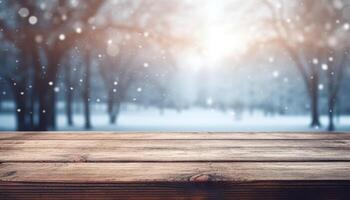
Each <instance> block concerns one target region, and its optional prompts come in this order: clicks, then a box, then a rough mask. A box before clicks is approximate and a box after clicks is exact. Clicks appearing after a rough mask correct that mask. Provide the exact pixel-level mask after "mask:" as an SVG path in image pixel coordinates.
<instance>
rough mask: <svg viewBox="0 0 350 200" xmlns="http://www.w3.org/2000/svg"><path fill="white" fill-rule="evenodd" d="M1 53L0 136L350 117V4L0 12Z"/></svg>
mask: <svg viewBox="0 0 350 200" xmlns="http://www.w3.org/2000/svg"><path fill="white" fill-rule="evenodd" d="M0 41H1V43H0V46H1V47H0V130H1V129H3V130H7V129H16V130H19V131H29V130H40V131H46V130H60V126H61V124H62V123H61V122H62V121H64V126H67V127H68V128H66V129H72V130H73V129H74V130H76V129H93V128H96V129H99V128H98V127H99V126H102V125H101V122H100V121H105V122H104V123H102V124H111V125H113V126H109V127H110V128H105V129H112V130H118V126H119V123H120V117H122V116H123V115H128V113H129V114H130V113H134V115H135V116H138V118H135V117H134V118H130V119H129V121H130V122H129V124H130V126H132V124H133V123H136V121H133V119H134V120H135V119H137V120H140V121H143V120H145V121H147V120H148V119H150V118H152V117H153V116H154V113H153V112H146V111H147V110H153V111H156V112H157V113H158V114H159V116H161V117H163V118H166V117H167V113H169V112H171V113H173V112H174V113H177V114H173V115H174V116H175V117H174V116H172V118H171V119H170V123H173V122H174V121H181V120H182V121H185V122H186V123H187V124H191V119H193V120H194V121H192V123H193V126H198V127H200V126H201V125H203V124H195V123H196V122H195V118H200V117H203V112H204V113H206V114H207V115H208V121H210V120H214V119H215V118H216V116H217V115H218V114H217V113H226V116H227V118H228V119H229V120H230V121H229V122H228V123H231V121H232V124H233V126H234V124H235V123H236V121H238V120H243V118H244V120H248V121H250V123H247V126H249V127H254V123H255V122H257V121H259V119H260V118H261V117H262V118H269V117H270V118H271V117H274V118H273V123H272V124H271V125H272V126H273V125H274V124H280V123H284V122H283V120H281V121H279V119H283V118H284V117H286V116H294V118H293V117H291V118H288V120H287V121H293V120H297V118H295V116H303V117H304V118H302V119H303V120H302V121H303V123H305V129H310V127H311V128H316V129H317V130H320V129H321V130H325V129H327V130H330V131H333V130H335V129H336V128H337V126H336V125H337V124H339V123H338V121H339V120H340V119H341V118H344V119H348V118H349V116H350V85H349V84H348V83H349V81H350V67H349V64H350V63H349V48H350V1H348V0H292V1H290V0H247V1H244V2H242V1H238V0H227V1H225V0H222V1H215V2H214V1H210V0H202V1H201V0H132V1H131V0H56V1H49V0H25V1H23V0H0ZM145 110H146V111H145ZM183 112H192V113H195V112H197V114H193V115H191V117H190V118H189V119H184V118H182V117H181V116H182V115H181V113H183ZM149 113H153V114H149ZM211 113H213V114H211ZM257 113H258V114H257ZM259 114H260V115H259ZM102 115H103V116H107V118H103V120H97V119H99V118H100V119H102V118H101V117H99V116H102ZM257 115H259V116H260V118H259V117H256V116H257ZM77 116H79V118H76V117H77ZM321 118H325V119H327V120H321ZM11 119H14V121H15V124H14V125H13V127H11V126H10V125H8V124H11V122H9V121H11ZM218 119H219V118H218ZM286 119H287V118H286ZM155 121H157V120H155ZM214 121H215V120H214ZM346 121H347V122H349V123H348V124H345V125H342V126H343V127H342V129H341V130H347V129H348V130H350V120H346ZM78 122H82V123H83V127H79V128H73V127H76V126H77V125H76V124H77V123H78ZM155 123H157V122H155ZM174 123H175V122H174ZM175 124H176V123H175ZM179 124H180V125H178V126H181V123H179ZM289 124H290V125H289V126H290V127H289V128H288V130H293V123H289ZM218 126H219V125H218ZM266 126H269V125H268V124H266ZM339 126H340V125H339ZM322 128H323V129H322ZM139 129H140V130H143V129H142V127H139ZM164 129H166V128H164ZM253 129H254V128H253ZM223 130H227V131H230V130H231V129H230V128H227V129H225V128H223ZM267 130H268V129H267Z"/></svg>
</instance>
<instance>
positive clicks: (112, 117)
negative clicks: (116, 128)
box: [110, 102, 121, 124]
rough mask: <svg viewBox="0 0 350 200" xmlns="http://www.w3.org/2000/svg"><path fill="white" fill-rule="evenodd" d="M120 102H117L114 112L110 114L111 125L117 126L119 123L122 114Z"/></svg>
mask: <svg viewBox="0 0 350 200" xmlns="http://www.w3.org/2000/svg"><path fill="white" fill-rule="evenodd" d="M120 104H121V103H120V102H116V104H115V105H114V107H113V112H112V113H111V114H110V123H111V124H117V122H118V116H119V112H120Z"/></svg>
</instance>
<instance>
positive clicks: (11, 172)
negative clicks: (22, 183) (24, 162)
mask: <svg viewBox="0 0 350 200" xmlns="http://www.w3.org/2000/svg"><path fill="white" fill-rule="evenodd" d="M16 173H17V171H9V172H5V173H4V174H1V175H0V177H2V178H5V177H9V176H13V175H15V174H16Z"/></svg>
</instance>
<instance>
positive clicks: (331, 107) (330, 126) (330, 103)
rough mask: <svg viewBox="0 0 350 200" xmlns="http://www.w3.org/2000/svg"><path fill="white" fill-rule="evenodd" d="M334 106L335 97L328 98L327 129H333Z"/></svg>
mask: <svg viewBox="0 0 350 200" xmlns="http://www.w3.org/2000/svg"><path fill="white" fill-rule="evenodd" d="M334 106H335V98H330V99H329V100H328V120H329V122H328V131H334V130H335V126H334Z"/></svg>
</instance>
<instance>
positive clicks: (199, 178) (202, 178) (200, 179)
mask: <svg viewBox="0 0 350 200" xmlns="http://www.w3.org/2000/svg"><path fill="white" fill-rule="evenodd" d="M213 179H214V177H213V176H212V175H210V174H196V175H194V176H191V177H190V178H189V181H191V182H197V183H204V182H209V181H212V180H213Z"/></svg>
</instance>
